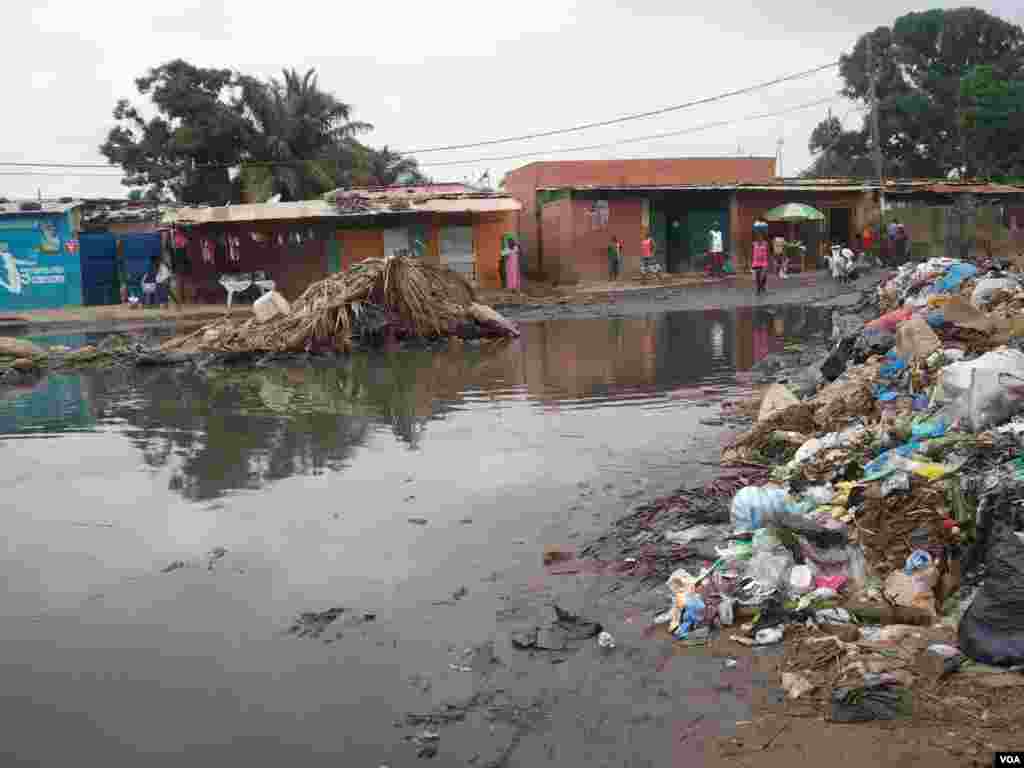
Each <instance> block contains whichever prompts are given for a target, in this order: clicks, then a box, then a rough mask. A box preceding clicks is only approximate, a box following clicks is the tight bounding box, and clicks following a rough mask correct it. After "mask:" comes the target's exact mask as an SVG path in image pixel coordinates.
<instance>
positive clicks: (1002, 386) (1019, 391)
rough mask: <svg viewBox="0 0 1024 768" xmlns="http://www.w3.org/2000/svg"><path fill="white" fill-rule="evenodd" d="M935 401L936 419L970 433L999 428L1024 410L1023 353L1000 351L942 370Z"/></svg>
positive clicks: (954, 364)
mask: <svg viewBox="0 0 1024 768" xmlns="http://www.w3.org/2000/svg"><path fill="white" fill-rule="evenodd" d="M939 385H940V386H939V388H938V391H937V392H936V396H935V399H936V401H937V402H939V403H944V404H946V406H947V407H946V408H943V410H942V411H941V413H940V417H941V418H943V419H945V420H946V421H947V422H948V423H953V422H955V421H958V420H959V421H961V422H962V423H964V424H965V425H966V426H967V427H968V428H969V429H970V430H972V431H974V432H983V431H984V430H986V429H988V428H990V427H995V426H999V425H1001V424H1004V423H1005V422H1007V421H1009V420H1010V419H1011V418H1012V417H1013V416H1015V415H1016V414H1018V413H1020V412H1021V411H1024V353H1021V352H1019V351H1018V350H1016V349H1001V350H996V351H994V352H988V353H986V354H984V355H982V356H981V357H979V358H977V359H975V360H970V361H963V362H959V363H953V364H951V365H948V366H946V367H945V368H943V369H942V372H941V374H940V377H939Z"/></svg>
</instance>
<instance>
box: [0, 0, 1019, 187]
mask: <svg viewBox="0 0 1024 768" xmlns="http://www.w3.org/2000/svg"><path fill="white" fill-rule="evenodd" d="M960 4H961V3H958V2H952V3H945V2H930V3H926V4H923V5H918V4H910V3H905V2H902V1H900V0H891V1H889V2H880V0H860V2H849V1H847V2H838V0H822V2H819V3H817V4H814V3H784V2H779V3H774V4H772V10H771V12H770V14H769V13H767V12H765V13H763V14H762V13H761V12H758V11H756V10H755V9H754V8H753V7H752V6H751V5H750V3H748V2H743V3H741V2H734V1H733V0H721V1H720V2H717V3H708V4H702V5H701V10H702V11H703V13H701V14H698V13H696V12H694V11H688V10H686V8H687V6H689V5H690V4H689V3H681V2H679V0H633V2H629V3H627V2H615V0H586V1H585V2H584V1H583V0H580V1H579V2H573V1H572V0H517V1H516V2H512V3H496V2H480V0H441V2H436V3H422V2H412V0H391V2H389V3H346V2H334V3H323V2H317V3H310V2H302V1H301V0H300V1H299V2H298V3H296V4H294V5H290V4H288V5H281V4H274V5H270V4H264V3H253V2H250V1H247V0H178V2H175V3H167V2H166V1H165V0H161V1H160V2H156V0H134V2H132V3H130V4H127V5H126V4H124V3H122V2H114V0H92V1H91V2H89V3H82V2H80V0H52V2H43V1H41V0H39V1H37V2H33V3H11V4H9V7H5V9H4V15H5V18H4V27H5V33H6V34H5V36H4V38H5V50H6V51H7V56H8V65H7V72H8V75H7V77H6V78H5V86H6V87H5V91H6V92H5V96H6V100H7V104H8V105H9V106H10V107H13V109H8V112H7V115H6V119H5V120H4V126H3V129H2V134H0V135H2V136H3V139H4V140H3V141H2V142H0V194H3V195H7V196H8V197H21V196H29V195H31V196H35V194H37V191H41V192H42V194H43V195H44V196H55V195H69V194H70V195H115V196H122V195H124V194H125V192H126V189H125V188H124V187H123V186H121V185H120V183H119V176H118V175H117V174H116V172H113V171H110V170H104V169H102V168H96V169H88V170H84V169H81V170H76V171H74V173H75V174H77V175H71V174H72V171H71V170H67V169H63V170H62V169H60V168H40V169H33V170H32V173H33V174H34V175H25V173H26V170H27V169H24V168H17V167H13V166H9V165H3V163H4V162H7V163H11V162H46V163H57V162H62V163H101V162H104V159H103V158H102V157H101V156H100V155H99V153H98V151H97V147H98V145H99V144H100V143H101V142H102V141H103V139H104V137H105V135H106V132H107V130H108V129H109V128H110V126H111V123H112V118H111V110H112V108H113V106H114V103H115V102H116V100H117V99H118V98H125V97H135V95H136V94H135V93H134V86H133V80H134V78H135V77H137V76H139V75H141V74H143V73H144V72H145V70H146V69H147V68H149V67H151V66H155V65H157V64H159V63H162V62H164V61H167V60H169V59H172V58H175V57H183V58H185V59H188V60H190V61H192V62H193V63H195V64H197V65H200V66H211V67H230V68H233V69H237V70H241V71H244V72H247V73H251V74H257V75H261V76H270V75H274V74H276V73H277V72H279V71H280V69H281V68H282V67H294V68H296V69H300V70H304V69H307V68H309V67H315V68H316V69H317V71H318V72H319V73H320V83H321V85H322V86H323V87H324V88H326V89H329V90H332V91H334V92H335V94H336V95H337V96H338V97H339V98H341V99H342V100H344V101H347V102H349V103H351V104H353V105H354V106H355V108H356V112H355V116H356V117H357V118H358V119H361V120H365V121H368V122H371V123H373V124H374V125H375V126H376V130H375V131H374V132H373V133H372V134H370V136H369V137H368V140H369V141H370V142H371V143H373V144H375V145H378V146H379V145H382V144H388V145H390V146H392V147H395V148H399V149H404V150H416V149H425V148H432V147H437V146H446V145H452V144H465V143H471V142H475V141H485V140H489V139H497V138H503V137H508V136H515V135H519V134H523V133H531V132H536V131H542V130H548V129H556V128H563V127H569V126H573V125H578V124H580V123H586V122H592V121H598V120H604V119H608V118H613V117H617V116H620V115H627V114H630V113H636V112H644V111H649V110H654V109H659V108H662V107H666V106H670V105H674V104H680V103H684V102H687V101H691V100H694V99H699V98H703V97H707V96H713V95H715V94H719V93H722V92H726V91H731V90H735V89H738V88H743V87H745V86H748V85H753V84H756V83H759V82H764V81H766V80H771V79H773V78H775V77H778V76H781V75H787V74H791V73H795V72H800V71H803V70H807V69H810V68H813V67H815V66H818V65H821V64H825V63H827V62H829V61H832V60H834V59H836V58H837V57H838V55H839V54H840V53H841V52H843V51H847V50H849V49H850V47H851V46H852V43H853V41H854V40H855V39H856V38H857V36H858V35H860V34H862V33H863V32H865V31H868V30H870V29H872V28H873V27H875V26H877V25H879V24H888V23H891V22H892V21H893V19H895V18H896V17H897V16H899V15H901V14H903V13H906V12H908V11H911V10H924V9H927V8H930V7H935V6H937V5H940V6H946V7H955V6H957V5H960ZM979 7H982V8H984V9H985V10H987V11H989V12H991V13H995V14H997V15H999V16H1001V17H1003V18H1004V19H1008V20H1011V21H1013V22H1015V23H1018V24H1024V6H1022V4H1021V3H1020V2H1019V0H990V2H982V3H979ZM838 88H839V80H838V77H837V75H836V73H835V70H831V71H828V72H824V73H821V74H819V75H815V76H813V77H809V78H807V79H805V80H801V81H798V82H792V83H786V84H783V85H779V86H775V87H772V88H766V89H764V90H761V91H758V92H756V93H753V94H748V95H743V96H738V97H734V98H729V99H725V100H722V101H720V102H717V103H715V104H713V105H705V106H700V107H695V108H692V109H687V110H682V111H677V112H672V113H669V114H666V115H663V116H659V117H655V118H649V119H643V120H636V121H632V122H627V123H623V124H620V125H616V126H609V127H604V128H598V129H592V130H587V131H582V132H578V133H569V134H564V135H560V136H555V137H548V138H544V139H538V140H533V141H520V142H512V143H506V144H497V145H494V146H487V147H480V148H476V149H463V150H458V151H447V152H429V153H417V155H416V156H417V158H418V159H419V160H420V162H421V164H422V165H423V168H424V171H425V172H427V173H428V174H429V175H430V176H432V177H433V178H435V179H437V180H439V181H446V180H461V179H465V178H473V179H475V178H478V177H479V176H480V175H481V174H482V173H484V172H485V171H490V174H491V176H492V178H493V179H494V180H495V181H497V180H498V179H500V178H501V175H502V174H503V173H504V172H506V171H508V170H510V169H512V168H516V167H519V166H520V165H524V164H526V163H528V162H531V161H533V160H540V159H576V158H624V157H672V156H683V155H702V156H708V155H731V154H736V153H737V152H739V153H742V154H744V155H747V154H758V155H769V156H771V155H774V154H775V152H776V148H777V142H778V141H779V140H780V139H781V140H782V141H783V145H782V171H783V172H784V173H785V174H787V175H789V174H794V173H797V172H799V171H800V170H802V169H803V168H804V167H805V166H806V165H807V164H808V162H809V161H810V156H809V154H808V151H807V138H808V136H809V134H810V131H811V129H812V128H813V127H814V125H815V124H816V123H817V122H818V121H819V120H821V119H822V118H823V117H824V116H825V114H826V111H827V110H828V109H829V108H830V107H831V109H832V110H833V113H834V114H836V115H838V116H839V117H844V118H845V125H847V126H849V127H852V126H854V125H855V124H857V123H858V121H859V120H860V113H859V112H857V111H853V110H851V106H852V105H851V104H849V103H847V102H844V101H842V100H840V99H838V98H837V99H836V100H835V101H834V103H831V104H825V103H818V104H815V105H814V106H811V107H806V108H803V109H797V110H795V111H790V112H788V113H787V114H785V115H781V116H776V117H769V118H763V119H757V120H748V119H746V118H749V117H751V116H755V115H763V114H765V113H775V112H780V111H784V110H789V109H790V108H794V107H801V106H803V105H807V104H808V103H811V102H818V101H819V100H822V99H828V98H829V97H833V96H835V93H836V91H837V90H838ZM723 121H735V122H732V123H731V124H729V125H718V126H717V127H712V128H705V129H703V130H690V131H688V132H686V133H683V134H681V135H676V136H673V137H670V138H663V139H657V140H646V141H637V142H631V143H625V144H618V145H616V146H612V147H604V148H600V149H589V150H579V151H575V152H559V153H556V154H549V155H544V154H537V155H531V156H523V157H514V158H509V156H511V155H516V156H520V155H526V154H527V153H544V152H551V151H552V150H565V149H571V148H574V147H584V146H590V145H595V144H606V143H609V142H621V141H622V140H624V139H631V138H635V137H643V136H649V135H651V134H660V133H666V132H673V131H676V132H678V131H687V130H688V129H696V128H700V127H701V126H707V125H708V124H709V123H722V122H723ZM463 161H471V162H465V163H464V162H463ZM454 163H459V164H454Z"/></svg>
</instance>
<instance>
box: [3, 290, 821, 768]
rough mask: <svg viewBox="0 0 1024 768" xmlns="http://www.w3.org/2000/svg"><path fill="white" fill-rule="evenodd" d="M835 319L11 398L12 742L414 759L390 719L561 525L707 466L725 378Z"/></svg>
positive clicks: (622, 323)
mask: <svg viewBox="0 0 1024 768" xmlns="http://www.w3.org/2000/svg"><path fill="white" fill-rule="evenodd" d="M827 327H828V318H827V316H826V314H825V313H824V312H823V311H821V310H814V309H812V308H808V307H784V308H774V309H762V308H758V309H740V310H735V311H729V312H725V311H707V312H697V313H692V312H691V313H685V312H680V313H669V314H663V315H652V316H650V317H649V318H643V319H614V320H566V321H550V322H545V323H536V324H527V325H525V326H524V328H523V330H524V333H523V337H522V338H521V339H519V340H516V341H515V342H512V343H509V344H505V345H502V346H497V347H491V346H487V345H485V346H483V347H471V346H466V347H464V348H459V349H451V350H448V351H446V352H443V353H427V352H422V353H421V352H414V351H401V352H395V353H390V354H381V355H375V356H368V357H357V358H354V359H352V360H351V361H348V362H347V363H345V364H344V365H339V366H332V367H327V366H312V367H268V368H261V369H235V370H228V371H225V372H218V373H215V374H209V375H204V374H199V373H196V372H194V371H190V370H185V369H161V370H147V371H143V370H110V371H96V372H89V373H82V374H75V375H55V376H51V377H49V378H48V379H46V380H44V381H43V382H41V383H40V384H39V385H38V386H36V387H35V388H34V389H31V390H22V391H8V392H5V393H3V394H0V398H2V399H0V466H2V471H0V476H2V479H3V489H4V502H3V505H2V506H3V508H4V517H3V520H4V533H5V535H4V545H3V549H2V550H0V579H2V581H3V583H4V584H5V585H6V590H5V592H4V598H3V600H2V601H0V619H2V621H3V627H4V630H3V632H2V633H0V670H2V679H3V681H4V684H3V686H0V706H2V709H3V712H2V714H3V717H4V721H5V724H6V728H5V733H6V735H5V738H4V740H3V744H2V745H0V755H7V756H8V758H9V759H10V758H13V761H14V762H19V761H23V762H24V763H25V764H47V765H51V764H52V765H63V764H67V763H69V762H71V761H72V760H75V759H81V757H82V756H83V755H88V756H89V759H90V760H96V761H97V762H105V763H107V764H110V765H164V764H167V765H170V764H172V763H173V764H175V765H177V764H180V760H181V758H182V757H185V758H188V759H193V760H194V759H196V758H197V759H198V760H199V763H198V764H202V765H205V764H209V762H208V761H210V762H212V761H213V760H214V759H216V760H228V761H229V762H228V764H235V763H239V764H241V763H242V762H243V761H244V764H247V765H271V764H275V763H276V762H277V761H279V760H281V759H287V758H294V757H300V758H304V757H307V756H308V757H318V756H319V757H322V756H324V755H336V756H337V755H341V754H342V753H344V754H345V755H346V757H349V756H351V757H352V758H353V761H352V762H347V761H346V763H345V764H351V765H368V766H375V765H379V764H388V765H392V766H394V765H400V764H405V761H406V760H407V759H408V758H409V757H410V754H411V755H412V762H415V753H414V752H412V753H409V752H408V750H406V752H401V751H396V750H397V747H396V746H395V743H394V742H395V741H396V739H397V737H396V736H395V734H394V732H393V730H394V729H393V728H392V721H393V720H394V719H395V718H396V717H401V716H402V714H403V713H404V712H406V711H409V710H410V709H411V708H414V707H416V706H418V707H421V708H422V707H424V706H430V705H431V702H433V704H436V703H437V701H438V700H440V699H443V697H444V696H446V695H458V694H460V692H461V693H462V694H465V692H466V691H465V690H464V689H465V688H466V686H467V685H470V684H471V683H470V682H468V681H467V678H468V677H469V675H465V674H462V675H461V677H460V674H461V673H460V670H459V668H460V667H461V666H463V665H460V664H458V663H454V664H453V658H455V657H453V654H458V653H460V652H462V651H463V649H465V648H467V647H470V646H472V645H474V644H476V643H479V642H482V641H484V640H487V639H489V638H495V637H498V636H501V635H504V634H505V628H504V627H503V626H501V610H502V608H503V605H504V603H503V602H502V601H503V600H507V599H508V595H509V594H510V593H511V592H513V591H514V590H515V589H518V587H514V586H513V585H521V584H527V585H528V584H529V582H530V580H531V579H535V578H536V577H538V576H542V575H543V574H542V572H541V569H540V549H541V547H542V546H543V544H545V543H548V542H552V541H554V542H559V543H572V542H573V541H582V540H584V539H585V538H586V537H587V535H589V534H591V533H593V532H595V531H597V530H599V529H600V528H601V527H603V526H606V525H607V524H608V523H609V522H610V521H611V520H613V519H614V518H615V516H616V515H618V514H621V513H622V512H623V511H624V510H625V509H627V508H628V507H629V506H630V505H631V504H633V503H635V502H636V501H637V500H639V499H642V498H647V497H649V496H650V495H653V494H656V493H658V492H660V491H663V490H667V489H669V488H672V487H676V486H678V485H679V484H681V483H685V482H687V481H688V480H690V479H693V478H696V477H698V476H699V475H700V474H701V473H702V472H704V473H706V472H707V469H706V468H703V469H702V467H701V465H700V463H699V460H700V459H705V458H708V457H710V456H712V455H713V453H714V449H715V447H716V446H717V445H718V444H719V443H720V441H721V436H722V430H721V429H720V428H716V427H713V426H705V425H702V423H701V422H702V421H706V420H709V419H713V418H714V416H715V414H716V412H717V401H721V400H722V399H728V398H731V397H734V396H736V395H739V394H741V393H742V392H743V391H745V390H746V388H747V382H748V379H747V377H746V376H744V371H747V370H749V369H750V368H751V366H752V365H753V364H754V363H755V362H756V361H757V360H758V359H760V358H761V357H763V356H764V355H766V354H768V353H770V352H778V351H782V349H783V348H784V347H785V346H786V345H787V344H790V343H794V342H799V341H801V340H806V339H810V338H815V337H820V336H821V335H823V334H824V333H825V332H826V330H827ZM44 341H48V342H50V343H54V344H58V343H64V344H67V343H71V344H74V343H81V342H82V340H81V339H72V338H60V339H58V338H51V339H45V340H44ZM463 587H464V588H465V589H466V594H465V596H462V595H459V596H458V597H453V594H458V593H459V592H460V591H461V588H463ZM527 588H529V587H527ZM335 606H338V607H344V608H345V609H346V612H345V613H344V614H343V618H340V619H338V621H336V622H335V623H334V624H332V625H331V626H330V627H329V628H328V631H327V632H325V633H324V634H323V635H322V636H320V637H318V638H316V639H312V638H298V637H295V636H289V635H288V633H287V631H286V630H287V629H288V627H289V626H290V624H291V623H292V621H293V619H294V618H295V616H296V615H297V614H299V613H301V612H304V611H322V610H325V609H328V608H331V607H335ZM456 661H457V659H456ZM424 678H428V679H430V680H432V681H433V684H432V686H423V687H415V686H413V687H411V686H410V684H409V680H410V679H416V680H422V679H424ZM374 761H376V762H374Z"/></svg>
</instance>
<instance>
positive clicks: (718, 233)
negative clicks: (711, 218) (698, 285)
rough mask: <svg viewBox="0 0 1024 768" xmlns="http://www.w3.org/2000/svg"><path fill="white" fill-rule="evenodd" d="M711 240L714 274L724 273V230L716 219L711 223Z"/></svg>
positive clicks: (712, 269)
mask: <svg viewBox="0 0 1024 768" xmlns="http://www.w3.org/2000/svg"><path fill="white" fill-rule="evenodd" d="M708 235H709V240H710V246H711V247H710V249H709V250H710V252H711V271H712V273H713V274H716V275H720V274H722V268H723V266H724V263H725V260H724V258H723V251H724V246H723V243H722V240H723V238H722V230H721V228H720V227H719V225H718V222H717V221H716V222H715V223H714V224H712V225H711V231H710V232H709V233H708Z"/></svg>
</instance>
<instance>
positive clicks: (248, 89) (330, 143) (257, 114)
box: [237, 69, 373, 200]
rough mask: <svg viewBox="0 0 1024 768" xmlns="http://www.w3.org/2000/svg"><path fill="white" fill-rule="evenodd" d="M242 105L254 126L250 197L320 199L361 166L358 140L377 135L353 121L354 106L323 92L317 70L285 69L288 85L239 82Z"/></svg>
mask: <svg viewBox="0 0 1024 768" xmlns="http://www.w3.org/2000/svg"><path fill="white" fill-rule="evenodd" d="M238 82H239V86H240V88H241V96H240V98H239V99H238V101H237V104H238V106H239V108H240V109H241V111H242V112H243V114H244V115H245V116H246V118H247V119H248V120H249V121H250V123H251V125H252V126H253V129H254V133H253V141H252V143H251V145H250V152H249V157H248V158H247V160H246V162H245V164H244V165H243V167H242V185H243V188H244V189H245V191H246V194H247V197H250V198H252V199H257V200H265V199H267V198H268V197H270V196H271V195H273V194H281V196H282V198H283V199H285V200H305V199H310V198H313V197H316V196H318V195H319V194H321V193H323V192H325V191H327V190H328V189H331V188H333V187H335V186H337V185H339V183H343V182H344V178H343V177H344V175H345V174H346V173H348V172H350V171H351V169H352V168H354V167H355V165H356V162H357V160H356V158H355V155H356V153H357V147H356V144H355V142H354V137H355V136H356V135H357V134H360V133H365V132H367V131H369V130H372V128H373V126H371V125H369V124H368V123H362V122H353V121H352V120H351V114H352V107H351V106H350V105H348V104H346V103H344V102H341V101H339V100H338V99H337V98H335V97H334V95H333V94H330V93H327V92H325V91H322V90H320V88H319V87H318V83H317V76H316V71H315V70H313V69H310V70H309V71H307V72H306V73H305V74H303V75H299V73H298V72H296V71H295V70H285V71H284V72H283V80H276V79H273V78H272V79H270V80H269V81H268V82H262V81H260V80H258V79H256V78H253V77H247V76H242V77H239V80H238Z"/></svg>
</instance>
